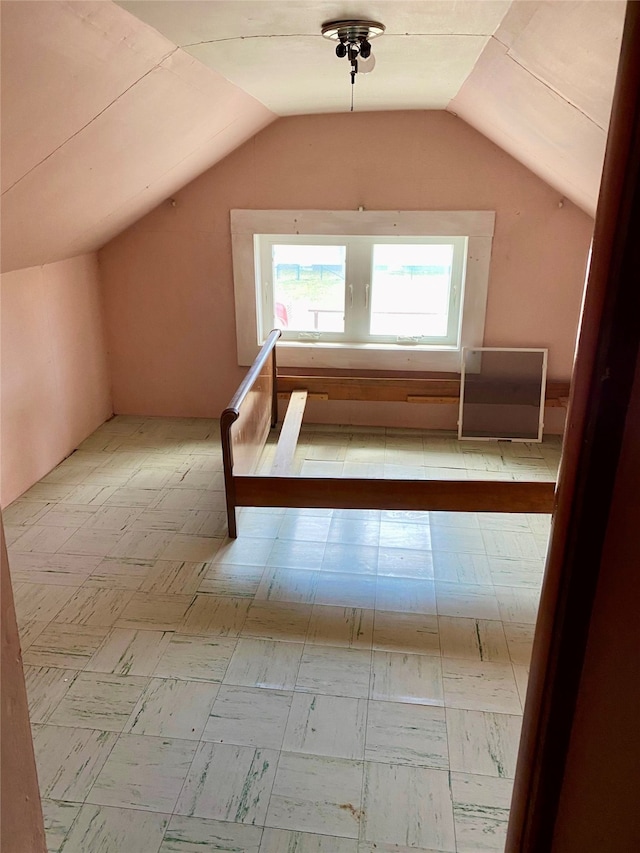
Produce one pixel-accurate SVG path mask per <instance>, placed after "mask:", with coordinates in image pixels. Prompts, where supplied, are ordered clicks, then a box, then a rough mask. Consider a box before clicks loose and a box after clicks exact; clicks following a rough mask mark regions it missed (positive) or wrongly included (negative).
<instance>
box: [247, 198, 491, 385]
mask: <svg viewBox="0 0 640 853" xmlns="http://www.w3.org/2000/svg"><path fill="white" fill-rule="evenodd" d="M494 224H495V212H494V211H487V210H479V211H476V210H463V211H456V210H454V211H390V210H358V211H353V210H232V211H231V245H232V253H233V278H234V290H235V307H236V335H237V346H238V363H239V364H241V365H246V366H248V365H250V364H252V363H253V360H254V359H255V357H256V355H257V353H258V350H259V348H260V341H259V331H258V305H257V298H258V297H257V291H256V258H255V252H254V243H255V241H254V236H255V235H256V234H282V235H287V234H326V235H335V236H340V235H372V236H376V235H379V236H389V235H393V234H397V235H398V236H402V237H419V236H424V235H429V236H434V237H440V236H442V237H446V236H461V237H465V236H466V237H468V238H469V240H468V252H467V264H466V283H465V288H464V304H463V309H462V332H461V336H460V337H461V339H460V346H459V347H434V346H419V345H412V346H407V345H389V344H342V343H321V342H316V341H313V342H309V343H301V342H298V341H291V342H280V343H279V344H278V364H280V365H282V366H283V367H298V368H304V367H327V368H332V367H344V368H349V369H353V370H366V369H378V370H425V371H458V370H460V358H461V350H462V347H481V346H482V345H483V343H484V322H485V313H486V305H487V291H488V285H489V263H490V259H491V243H492V238H493V231H494Z"/></svg>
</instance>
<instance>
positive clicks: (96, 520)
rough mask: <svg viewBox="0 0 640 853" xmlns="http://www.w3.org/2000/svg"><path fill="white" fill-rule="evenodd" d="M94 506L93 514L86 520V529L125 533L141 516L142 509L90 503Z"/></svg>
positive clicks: (90, 505)
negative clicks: (98, 505)
mask: <svg viewBox="0 0 640 853" xmlns="http://www.w3.org/2000/svg"><path fill="white" fill-rule="evenodd" d="M91 507H93V508H94V512H93V515H92V516H91V517H90V518H89V519H88V520H87V521H86V522H85V524H84V529H85V530H113V531H120V533H124V532H125V531H126V530H127V529H129V528H131V526H132V525H133V524H134V522H135V521H136V519H137V518H139V516H140V513H141V512H142V510H141V509H132V508H131V507H126V506H125V507H120V506H100V507H97V506H95V505H94V504H89V508H91Z"/></svg>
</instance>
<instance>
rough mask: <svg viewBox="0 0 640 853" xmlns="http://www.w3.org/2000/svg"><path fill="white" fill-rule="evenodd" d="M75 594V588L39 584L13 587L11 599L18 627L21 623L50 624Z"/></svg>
mask: <svg viewBox="0 0 640 853" xmlns="http://www.w3.org/2000/svg"><path fill="white" fill-rule="evenodd" d="M77 592H78V587H76V586H58V585H52V584H40V583H22V584H20V586H19V587H16V586H14V589H13V597H14V602H15V607H16V616H17V618H18V625H21V624H22V623H23V622H51V620H52V619H56V618H57V617H58V616H59V614H61V611H63V610H64V609H66V608H65V605H67V603H68V602H69V601H73V598H74V596H75V595H76V593H77ZM61 621H64V620H61Z"/></svg>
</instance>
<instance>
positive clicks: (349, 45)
mask: <svg viewBox="0 0 640 853" xmlns="http://www.w3.org/2000/svg"><path fill="white" fill-rule="evenodd" d="M384 31H385V26H384V24H380V23H379V22H378V21H361V20H347V21H327V22H326V23H325V24H323V25H322V29H321V30H320V32H321V33H322V35H323V36H324V37H325V38H327V39H332V40H333V41H337V42H338V44H337V45H336V56H337V57H338V58H339V59H344V57H345V56H346V57H347V59H348V60H349V63H350V65H351V69H350V74H351V85H352V86H353V84H354V83H355V82H356V74H357V73H358V71H360V73H362V74H366V73H368V72H369V71H373V67H374V65H375V58H374V56H373V54H372V53H371V39H374V38H377V37H378V36H381V35H382V34H383V32H384ZM351 111H352V112H353V88H352V89H351Z"/></svg>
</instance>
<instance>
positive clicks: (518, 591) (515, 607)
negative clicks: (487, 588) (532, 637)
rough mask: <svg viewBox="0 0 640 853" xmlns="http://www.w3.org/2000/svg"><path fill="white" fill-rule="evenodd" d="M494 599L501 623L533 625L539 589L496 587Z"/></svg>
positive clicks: (536, 611) (536, 613)
mask: <svg viewBox="0 0 640 853" xmlns="http://www.w3.org/2000/svg"><path fill="white" fill-rule="evenodd" d="M495 590H496V598H497V599H498V607H499V608H500V618H501V619H502V620H503V622H524V623H526V624H529V625H535V622H536V618H537V616H538V604H539V602H540V590H539V589H524V588H522V587H517V586H496V587H495Z"/></svg>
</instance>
